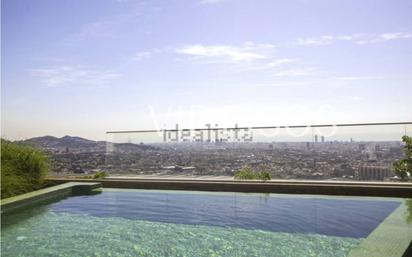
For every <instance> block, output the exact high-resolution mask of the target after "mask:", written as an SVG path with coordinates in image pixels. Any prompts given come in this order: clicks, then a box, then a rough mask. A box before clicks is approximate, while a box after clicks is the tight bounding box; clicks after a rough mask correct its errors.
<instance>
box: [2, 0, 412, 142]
mask: <svg viewBox="0 0 412 257" xmlns="http://www.w3.org/2000/svg"><path fill="white" fill-rule="evenodd" d="M1 4H2V6H1V7H2V9H1V37H2V38H1V55H2V56H1V57H2V58H1V73H2V74H1V75H2V76H1V115H2V122H1V135H2V137H5V138H8V139H12V140H16V139H26V138H30V137H35V136H44V135H53V136H59V137H60V136H64V135H74V136H81V137H85V138H90V139H95V140H102V139H105V137H106V136H105V132H106V131H115V130H145V129H160V128H173V127H175V124H179V127H180V128H193V127H205V124H218V126H219V127H233V126H234V124H238V125H239V126H271V125H273V126H276V125H304V124H324V123H326V124H336V123H367V122H398V121H412V111H411V110H412V101H411V96H412V72H411V71H412V15H411V13H412V1H409V0H394V1H389V0H386V1H384V0H363V1H359V0H345V1H343V0H288V1H286V0H285V1H280V0H193V1H186V0H175V1H173V0H170V1H157V0H150V1H140V0H87V1H84V0H59V1H56V0H36V1H34V0H2V1H1Z"/></svg>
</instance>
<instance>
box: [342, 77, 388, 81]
mask: <svg viewBox="0 0 412 257" xmlns="http://www.w3.org/2000/svg"><path fill="white" fill-rule="evenodd" d="M335 79H337V80H343V81H356V80H379V79H384V77H381V76H350V77H337V78H335Z"/></svg>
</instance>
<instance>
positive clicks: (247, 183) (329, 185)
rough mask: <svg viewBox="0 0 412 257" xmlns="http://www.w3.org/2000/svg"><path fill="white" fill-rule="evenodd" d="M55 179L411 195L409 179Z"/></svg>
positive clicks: (132, 185) (226, 189)
mask: <svg viewBox="0 0 412 257" xmlns="http://www.w3.org/2000/svg"><path fill="white" fill-rule="evenodd" d="M47 180H48V181H52V182H55V183H64V182H99V183H101V184H102V186H103V187H110V188H133V189H162V190H190V191H221V192H245V193H284V194H318V195H344V196H378V197H402V198H411V197H412V183H385V182H383V183H381V182H347V181H345V182H340V181H339V182H337V181H319V182H318V181H296V180H293V181H284V180H279V181H277V180H271V181H266V182H264V181H251V180H189V179H160V178H156V179H153V178H147V179H142V178H139V179H130V178H129V179H118V178H117V179H110V178H106V179H96V180H92V179H79V178H48V179H47Z"/></svg>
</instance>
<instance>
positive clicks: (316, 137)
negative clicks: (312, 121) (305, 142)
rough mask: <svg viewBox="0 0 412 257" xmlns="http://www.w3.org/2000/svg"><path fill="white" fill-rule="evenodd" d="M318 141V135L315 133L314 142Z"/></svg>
mask: <svg viewBox="0 0 412 257" xmlns="http://www.w3.org/2000/svg"><path fill="white" fill-rule="evenodd" d="M317 142H318V135H315V143H317Z"/></svg>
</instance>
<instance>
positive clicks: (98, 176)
mask: <svg viewBox="0 0 412 257" xmlns="http://www.w3.org/2000/svg"><path fill="white" fill-rule="evenodd" d="M108 176H109V173H107V172H106V171H98V172H96V173H95V174H94V175H85V176H81V177H80V178H85V179H102V178H105V177H108Z"/></svg>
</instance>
